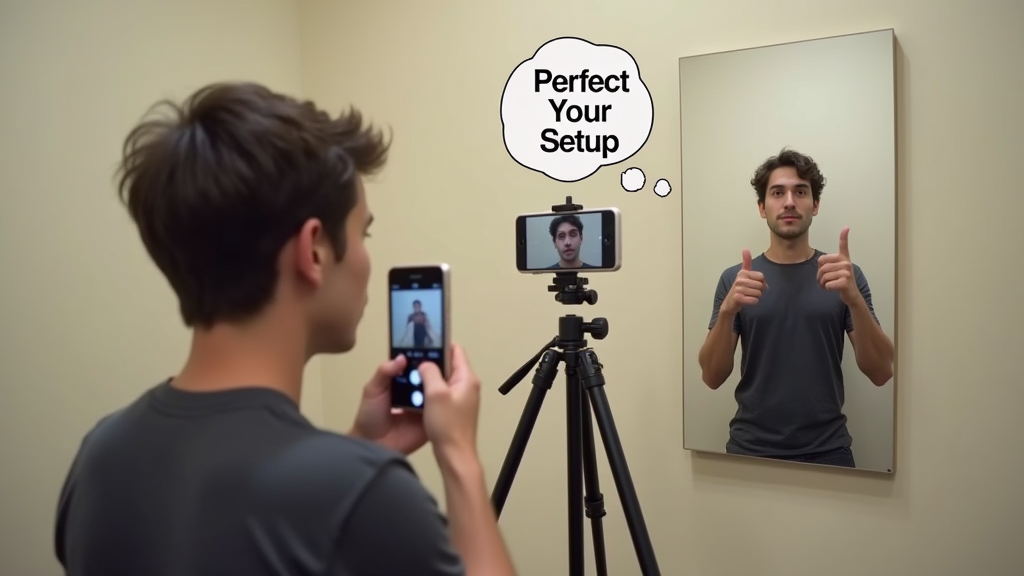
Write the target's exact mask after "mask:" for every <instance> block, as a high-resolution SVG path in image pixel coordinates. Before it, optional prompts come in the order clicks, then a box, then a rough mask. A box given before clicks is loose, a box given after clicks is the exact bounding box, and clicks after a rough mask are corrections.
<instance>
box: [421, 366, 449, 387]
mask: <svg viewBox="0 0 1024 576" xmlns="http://www.w3.org/2000/svg"><path fill="white" fill-rule="evenodd" d="M416 369H417V370H419V373H420V377H422V378H423V389H424V391H425V392H426V393H427V394H431V393H432V392H434V391H437V390H440V389H442V387H443V388H447V387H448V383H447V382H445V381H444V376H443V375H442V374H441V369H440V368H438V367H437V364H434V363H433V362H421V363H420V365H419V366H417V367H416Z"/></svg>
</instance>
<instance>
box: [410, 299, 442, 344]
mask: <svg viewBox="0 0 1024 576" xmlns="http://www.w3.org/2000/svg"><path fill="white" fill-rule="evenodd" d="M409 338H412V344H413V347H414V348H428V347H437V346H438V344H437V342H438V341H440V338H438V336H437V333H436V332H434V328H433V327H432V326H431V325H430V318H428V317H427V313H426V312H424V311H423V303H422V302H420V301H419V300H413V301H412V314H409V318H408V320H406V324H405V333H404V334H403V335H402V340H401V343H402V346H405V345H406V343H407V342H409Z"/></svg>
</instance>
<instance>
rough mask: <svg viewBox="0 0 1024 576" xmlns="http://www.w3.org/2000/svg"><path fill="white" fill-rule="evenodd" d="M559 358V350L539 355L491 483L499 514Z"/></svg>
mask: <svg viewBox="0 0 1024 576" xmlns="http://www.w3.org/2000/svg"><path fill="white" fill-rule="evenodd" d="M558 360H559V354H558V352H555V351H554V350H548V351H547V352H545V353H544V355H543V356H542V357H541V360H540V363H539V364H538V366H537V371H536V372H535V374H534V376H533V388H532V389H531V390H530V397H529V398H528V399H527V400H526V406H525V407H524V408H523V414H522V416H520V417H519V425H518V426H516V432H515V435H514V436H512V443H511V445H510V446H509V448H508V453H507V454H505V461H504V462H503V463H502V465H501V472H499V473H498V480H497V482H495V483H494V491H493V492H492V493H491V503H492V505H493V506H494V512H495V515H496V516H498V517H500V516H501V510H502V508H504V507H505V500H506V499H507V498H508V493H509V490H511V489H512V482H513V481H514V480H515V475H516V472H517V471H518V470H519V464H520V463H521V462H522V461H523V454H524V453H525V452H526V444H527V443H528V442H529V441H530V434H531V433H532V432H533V427H534V425H535V424H536V423H537V417H538V416H539V415H540V409H541V406H543V405H544V397H545V396H547V392H548V390H550V389H551V383H552V381H554V378H555V373H556V372H557V371H558Z"/></svg>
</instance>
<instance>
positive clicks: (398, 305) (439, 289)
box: [388, 265, 449, 410]
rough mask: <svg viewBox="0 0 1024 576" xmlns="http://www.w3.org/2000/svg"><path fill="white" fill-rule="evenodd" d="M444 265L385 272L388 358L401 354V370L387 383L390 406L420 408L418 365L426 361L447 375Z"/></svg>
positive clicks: (402, 268)
mask: <svg viewBox="0 0 1024 576" xmlns="http://www.w3.org/2000/svg"><path fill="white" fill-rule="evenodd" d="M447 272H448V269H447V266H444V265H434V266H416V267H399V268H392V269H391V270H390V272H389V273H388V299H389V303H388V306H389V310H390V317H391V328H390V330H391V338H390V339H391V356H390V357H391V358H395V357H397V356H399V355H404V356H405V357H406V359H407V362H406V366H405V371H404V372H403V373H402V374H399V375H398V376H397V377H395V378H394V380H392V382H391V405H392V406H395V407H398V408H411V409H417V410H419V409H422V408H423V402H424V397H425V395H424V392H423V379H422V377H421V376H420V373H419V369H418V368H419V365H420V363H422V362H424V361H429V362H432V363H434V364H436V365H437V367H438V368H440V369H441V373H442V374H447V373H448V370H447V368H448V367H447V366H446V363H447V362H448V334H447V331H448V314H449V311H448V298H447V296H448V295H447V290H448V286H447V277H448V274H447Z"/></svg>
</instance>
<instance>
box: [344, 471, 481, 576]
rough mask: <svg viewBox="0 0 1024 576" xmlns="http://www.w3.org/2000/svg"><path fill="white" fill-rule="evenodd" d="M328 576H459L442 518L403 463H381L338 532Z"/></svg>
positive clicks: (463, 571)
mask: <svg viewBox="0 0 1024 576" xmlns="http://www.w3.org/2000/svg"><path fill="white" fill-rule="evenodd" d="M327 574H329V575H330V576H342V575H348V574H360V575H361V576H393V575H395V574H416V575H418V576H465V574H466V569H465V567H464V565H463V563H462V558H461V557H460V556H459V554H458V552H457V551H456V550H455V548H454V546H453V545H452V543H451V538H450V536H449V532H448V522H447V519H446V518H445V516H444V515H443V514H442V513H441V511H440V509H439V508H438V506H437V501H436V500H435V499H434V497H433V496H431V495H430V493H429V492H427V490H426V488H425V487H424V486H423V484H422V483H421V482H420V480H419V478H417V477H416V475H415V473H414V472H413V471H412V470H411V469H410V468H408V466H407V465H406V464H404V463H399V462H395V463H392V464H389V465H387V466H385V467H384V468H382V469H381V470H380V472H379V473H378V474H377V476H376V477H375V478H374V480H373V482H372V483H371V484H370V485H369V486H368V487H367V488H366V490H365V492H364V493H363V496H362V498H360V500H359V502H358V503H357V504H356V505H355V507H354V508H353V509H352V512H351V515H350V516H349V517H348V519H347V520H346V521H345V523H344V524H343V526H342V527H341V531H340V533H339V534H338V541H337V548H336V552H335V555H334V558H333V559H332V563H331V566H330V569H329V570H328V571H327Z"/></svg>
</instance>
